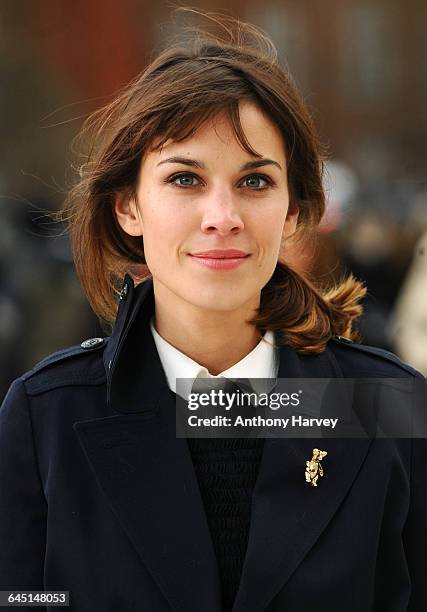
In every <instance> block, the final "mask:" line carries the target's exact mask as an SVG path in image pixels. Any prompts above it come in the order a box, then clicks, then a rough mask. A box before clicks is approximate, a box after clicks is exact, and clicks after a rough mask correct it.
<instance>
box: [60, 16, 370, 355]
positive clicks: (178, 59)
mask: <svg viewBox="0 0 427 612" xmlns="http://www.w3.org/2000/svg"><path fill="white" fill-rule="evenodd" d="M177 10H178V11H180V12H182V11H184V12H187V14H188V13H191V14H192V15H194V14H195V15H197V16H198V17H202V18H204V19H206V20H207V23H208V26H214V30H215V31H212V28H211V29H209V27H208V28H204V29H203V28H199V27H196V28H195V27H194V25H191V26H190V27H188V28H183V30H182V40H181V41H179V42H174V43H173V44H171V45H170V46H169V47H168V48H166V49H165V50H163V51H162V52H160V53H159V54H158V55H157V56H156V57H155V59H154V60H153V61H151V63H150V64H149V65H148V66H147V67H146V68H145V70H143V71H142V72H141V74H139V75H138V76H137V77H136V78H135V79H134V80H133V81H132V82H130V83H129V84H128V85H127V86H126V87H124V88H123V89H122V90H121V91H120V92H119V94H118V95H117V96H116V97H115V98H114V99H113V100H112V102H110V103H109V104H108V105H106V106H104V107H103V108H100V109H99V110H97V111H95V112H94V113H93V114H92V115H91V116H89V117H88V118H87V119H86V121H85V123H84V125H83V128H82V131H81V133H80V135H79V138H82V139H83V140H85V141H86V143H90V150H89V151H88V153H87V157H86V159H85V162H84V163H83V164H82V165H81V167H80V173H79V180H78V181H77V183H76V184H75V185H74V187H73V188H72V189H71V190H70V191H69V194H68V197H67V198H66V201H65V203H64V206H63V208H62V209H61V210H60V211H59V218H60V220H62V221H65V222H66V224H67V228H68V231H69V234H70V240H71V245H72V251H73V257H74V262H75V266H76V270H77V274H78V276H79V279H80V282H81V285H82V287H83V290H84V291H85V293H86V295H87V298H88V300H89V303H90V305H91V307H92V309H93V311H94V312H95V314H96V315H97V316H98V318H99V320H100V322H101V324H102V325H103V326H105V325H112V323H113V322H114V319H115V316H116V313H117V302H118V300H117V295H118V293H119V291H120V287H121V284H122V279H123V276H124V274H125V272H129V273H131V274H132V276H133V277H134V280H135V282H136V283H139V282H143V281H144V277H146V275H147V274H149V271H148V269H147V267H146V264H145V258H144V249H143V241H142V240H141V238H140V237H135V236H130V235H128V234H126V233H125V232H124V231H123V230H122V229H121V227H120V225H119V224H118V222H117V219H116V216H115V212H114V201H115V196H116V194H117V193H120V192H122V193H127V194H129V195H130V196H131V195H136V194H135V191H136V186H137V182H138V175H139V169H140V164H141V160H142V158H143V156H144V153H145V152H146V151H148V150H150V149H151V150H157V149H159V148H160V147H161V146H162V145H163V144H164V143H165V142H166V141H167V140H168V139H172V140H175V141H180V140H184V139H186V138H188V137H191V136H192V135H193V134H194V133H195V132H196V131H197V129H198V128H199V127H200V126H202V125H203V124H204V123H205V122H206V121H207V120H208V119H211V118H213V117H215V116H216V115H218V114H219V113H223V112H225V113H227V114H228V117H229V119H230V121H231V124H232V126H233V129H234V132H235V135H236V138H237V140H238V142H239V143H240V144H241V146H242V147H243V148H244V149H245V150H246V151H247V152H249V153H250V154H252V155H258V154H257V152H256V151H254V150H253V149H252V147H251V145H250V144H249V142H248V140H247V138H246V136H245V134H244V131H243V129H242V125H241V123H240V118H239V103H240V102H241V101H243V100H244V101H250V102H253V103H255V104H256V105H258V107H259V108H260V109H262V110H263V111H264V113H266V114H267V116H268V117H269V118H270V119H271V120H272V121H273V122H274V123H275V125H276V126H277V127H278V128H279V130H280V132H281V134H282V136H283V142H284V145H285V149H286V160H287V174H288V185H289V194H290V199H291V201H293V202H296V203H297V205H298V207H299V216H298V222H297V227H296V232H295V234H294V236H293V240H294V241H295V244H296V243H297V242H298V241H299V240H301V238H302V237H304V238H307V237H310V236H313V235H314V233H315V231H316V228H317V226H318V224H319V222H320V220H321V218H322V216H323V213H324V210H325V193H324V189H323V182H322V174H323V162H324V159H325V152H324V150H323V148H322V145H321V143H320V141H319V139H318V136H317V134H316V130H315V128H314V124H313V120H312V118H311V116H310V114H309V112H308V109H307V108H306V105H305V103H304V101H303V98H302V96H301V94H300V93H299V91H298V89H297V87H296V85H295V82H294V80H293V78H292V76H291V75H290V74H289V72H288V70H287V69H285V68H283V67H281V66H280V65H279V62H278V58H277V51H276V49H275V47H274V44H273V42H272V41H271V39H270V38H269V37H268V36H267V35H266V34H265V33H264V32H263V31H262V30H260V29H259V28H257V27H255V26H254V25H251V24H248V23H243V22H240V21H238V20H236V19H234V18H232V17H229V16H225V15H223V14H218V13H206V12H204V11H200V10H199V9H189V8H180V9H177ZM365 293H366V289H365V288H364V286H363V284H362V283H361V282H360V281H357V280H355V279H354V278H353V277H352V276H349V277H347V278H346V279H344V280H342V281H340V282H339V283H338V285H335V286H333V287H331V288H330V289H329V290H322V289H320V287H318V286H317V285H316V283H315V281H314V279H311V278H309V276H308V275H307V274H305V273H302V272H297V271H296V270H295V269H293V268H292V267H291V265H290V264H289V263H286V260H285V253H284V252H283V253H281V254H280V257H279V260H278V262H277V265H276V268H275V271H274V273H273V275H272V277H271V279H270V280H269V282H268V283H267V284H266V286H265V287H264V288H263V290H262V292H261V302H260V308H259V310H258V313H257V314H256V316H255V317H254V318H253V319H252V321H251V323H252V324H253V325H255V326H256V327H257V328H258V329H259V331H260V332H261V333H264V332H265V331H266V330H267V329H271V330H273V331H275V332H276V337H277V339H278V343H279V344H280V343H287V344H289V345H291V346H293V347H294V348H296V349H297V350H298V351H299V352H302V353H316V352H321V351H322V350H324V348H325V345H326V342H327V341H328V340H329V338H330V337H331V336H332V335H341V336H347V337H349V338H351V339H358V334H357V332H356V331H355V330H354V329H353V323H354V321H355V320H356V318H357V317H358V316H359V315H360V314H361V312H362V306H361V305H360V304H359V300H360V299H361V298H362V297H363V296H364V295H365Z"/></svg>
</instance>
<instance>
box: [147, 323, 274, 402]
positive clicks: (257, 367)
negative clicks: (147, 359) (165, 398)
mask: <svg viewBox="0 0 427 612" xmlns="http://www.w3.org/2000/svg"><path fill="white" fill-rule="evenodd" d="M153 319H154V318H152V319H151V321H150V329H151V333H152V334H153V338H154V342H155V344H156V348H157V352H158V353H159V357H160V361H161V363H162V366H163V369H164V371H165V374H166V379H167V382H168V385H169V388H170V389H171V390H172V391H173V392H174V393H177V382H176V379H177V378H179V379H186V380H185V381H180V382H179V385H178V386H179V395H181V396H182V397H184V398H185V399H187V398H188V394H189V393H190V391H191V386H192V384H193V381H194V379H196V378H219V377H221V378H229V379H238V378H249V379H251V383H252V387H253V388H254V390H255V391H258V392H261V391H265V383H261V381H260V384H258V385H257V382H256V380H254V379H257V378H261V379H274V380H275V379H276V377H277V371H278V366H279V364H278V355H277V348H276V347H275V345H274V333H273V332H272V331H267V332H266V333H265V334H264V337H263V338H262V339H261V340H260V341H259V343H258V344H257V345H256V347H255V348H254V349H253V350H252V351H251V352H250V353H248V354H247V355H246V356H245V357H243V359H241V360H240V361H239V362H237V363H235V364H234V365H232V366H231V367H230V368H227V369H226V370H224V371H223V372H220V373H219V374H217V375H216V376H214V375H213V374H211V373H210V372H209V371H208V370H207V369H206V368H205V367H204V366H202V365H200V364H199V363H197V362H196V361H194V360H193V359H191V358H190V357H188V356H187V355H184V353H182V352H181V351H179V350H178V349H177V348H175V347H174V346H172V345H171V344H169V342H167V341H166V340H165V339H164V338H162V337H161V336H160V335H159V333H158V332H157V330H156V329H155V327H154V321H153ZM271 386H273V384H272V385H271ZM257 387H258V388H257Z"/></svg>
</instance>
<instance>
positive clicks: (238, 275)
mask: <svg viewBox="0 0 427 612" xmlns="http://www.w3.org/2000/svg"><path fill="white" fill-rule="evenodd" d="M206 18H207V19H209V20H210V21H211V22H213V23H214V24H215V25H216V26H217V27H218V28H219V33H218V34H214V33H208V32H203V31H199V30H197V28H195V29H193V30H191V35H190V37H189V39H188V40H187V41H185V42H184V41H183V43H182V44H180V45H178V46H172V47H171V48H169V49H167V50H165V51H164V52H163V53H161V54H160V55H159V56H158V57H156V58H155V59H154V60H153V61H152V63H151V64H150V65H149V66H148V67H147V68H146V69H145V70H144V71H143V72H142V73H141V74H140V75H139V76H138V78H136V79H135V80H134V81H132V82H131V83H130V84H129V86H128V87H126V88H124V89H123V91H122V92H121V94H120V95H119V96H118V97H117V98H116V99H114V100H113V101H112V102H111V104H110V105H108V106H106V107H104V108H101V109H100V110H99V111H97V112H96V113H95V114H94V115H93V116H92V117H91V118H90V120H89V121H88V122H87V124H86V126H85V127H86V129H91V130H93V140H91V141H90V144H91V154H90V156H89V157H88V159H87V161H86V163H85V164H84V166H83V167H82V168H81V177H80V181H79V182H78V183H77V185H76V187H75V188H74V190H73V191H72V192H71V194H70V197H69V200H68V201H67V204H66V206H65V208H64V211H63V216H64V218H65V219H66V220H67V221H68V223H69V229H70V236H71V241H72V245H73V255H74V261H75V265H76V269H77V272H78V275H79V278H80V281H81V283H82V286H83V288H84V290H85V292H86V295H87V297H88V300H89V302H90V304H91V307H92V309H93V311H94V312H95V313H96V315H97V316H98V317H99V319H100V321H101V322H102V324H103V326H110V327H111V334H110V335H108V336H106V337H102V338H90V339H88V340H86V341H84V342H82V344H81V345H77V346H73V347H70V348H67V349H64V350H62V351H59V352H57V353H54V354H52V355H50V356H48V357H47V358H46V359H44V360H42V361H41V362H39V363H38V364H36V365H35V366H34V367H33V368H32V369H31V370H30V371H28V372H26V373H24V374H23V375H22V376H19V377H18V378H17V379H16V380H15V381H14V382H13V383H12V385H11V387H10V389H9V391H8V394H7V396H6V398H5V400H4V402H3V404H2V406H1V408H0V590H26V589H28V590H29V589H31V590H42V589H47V590H69V591H70V608H71V609H73V610H77V611H78V610H81V611H83V610H89V609H90V610H93V609H96V610H102V611H103V612H104V611H105V612H108V611H111V612H113V610H117V609H120V610H150V611H153V612H161V611H164V612H166V611H167V610H184V611H186V612H200V611H203V612H221V611H225V612H226V611H231V610H233V612H262V611H263V610H268V611H270V612H279V611H283V612H284V611H285V610H286V612H301V610H310V609H316V610H328V611H329V612H342V611H343V610H346V612H366V610H372V611H375V612H383V611H384V610H387V611H388V612H403V611H407V610H410V611H411V612H421V611H422V610H424V604H425V601H426V598H427V587H426V581H425V573H426V572H427V560H426V559H427V558H426V555H425V550H426V548H427V534H426V530H424V529H420V525H422V524H423V520H424V516H425V513H426V512H427V498H426V495H425V491H426V490H427V476H426V474H425V470H424V465H425V463H426V461H427V443H426V440H423V439H421V440H418V439H417V440H415V439H414V440H413V439H409V440H407V439H402V440H379V439H371V438H368V439H351V438H349V439H339V438H336V439H334V438H327V439H326V438H325V439H320V440H318V439H315V438H306V437H303V438H294V439H271V438H265V439H264V438H262V437H260V438H239V437H235V438H233V437H231V438H230V437H227V438H213V439H205V438H190V437H189V438H179V437H177V435H176V429H175V425H176V423H175V406H176V399H177V393H178V389H177V386H176V384H177V379H179V378H188V379H190V380H191V382H192V383H194V384H196V383H197V381H198V379H200V378H205V379H211V378H212V379H218V378H221V379H223V378H226V379H235V378H250V379H256V378H267V379H271V380H272V381H273V382H276V381H277V380H278V379H282V378H299V379H301V380H303V379H305V378H308V379H310V378H327V379H329V378H331V379H332V378H338V379H345V378H358V377H366V376H368V377H381V378H395V377H396V378H397V377H401V378H405V379H406V380H409V381H413V380H418V381H422V382H423V383H424V382H425V381H424V378H423V377H422V375H421V374H420V373H419V372H417V371H416V370H414V369H413V368H411V367H410V366H409V365H407V364H405V363H404V362H402V361H400V360H399V359H398V358H397V357H396V356H395V355H393V354H391V353H388V352H386V351H382V350H380V349H376V348H372V347H365V346H364V345H361V344H359V343H358V342H357V339H358V335H357V331H356V330H355V322H356V320H357V318H358V316H359V315H360V313H361V307H360V304H359V301H360V299H361V298H362V297H363V296H364V294H365V289H364V287H363V285H362V284H361V283H360V282H358V281H357V280H355V279H354V278H353V277H352V276H349V277H348V278H346V279H343V280H341V281H340V282H339V283H337V284H336V285H334V286H333V287H330V289H329V290H328V291H324V290H322V289H320V288H319V287H318V285H317V284H316V282H315V279H312V278H310V276H309V275H308V274H305V273H304V272H303V270H296V269H294V267H293V266H292V265H291V263H289V262H290V260H291V257H292V249H293V244H294V243H295V244H297V240H298V238H300V237H301V236H302V237H303V238H304V239H305V240H306V241H310V239H311V236H312V235H313V232H315V230H316V229H317V227H318V225H319V223H320V221H321V219H322V216H323V213H324V208H325V193H324V188H323V183H322V164H323V154H322V147H321V146H320V143H319V141H318V138H317V135H316V132H315V129H314V125H313V122H312V119H311V117H310V115H309V113H308V111H307V109H306V107H305V104H304V101H303V99H302V97H301V95H300V93H299V92H298V90H297V88H296V86H295V83H294V81H293V79H292V77H291V76H290V75H289V74H288V73H287V72H286V71H285V70H283V69H282V68H281V67H280V65H279V63H278V61H277V56H276V52H275V48H274V45H273V43H272V42H271V40H270V39H269V38H268V37H267V36H266V35H265V34H263V33H262V32H261V31H259V30H258V29H257V28H255V27H254V26H251V25H250V24H244V23H240V22H237V21H234V20H232V19H231V18H225V17H220V16H212V15H206ZM287 254H289V255H290V257H289V260H287V259H286V255H287ZM184 399H185V398H184ZM319 444H320V445H321V446H320V448H321V449H323V450H322V452H326V453H327V468H326V470H325V476H324V477H322V478H321V479H320V482H319V485H318V486H316V488H314V486H311V482H310V480H307V475H306V474H304V472H305V468H306V465H307V463H310V461H309V460H310V458H311V457H312V455H313V457H314V459H313V461H312V462H314V463H315V457H317V456H318V455H319V453H320V451H319V449H318V448H317V446H318V445H319ZM315 451H317V454H316V452H315ZM322 474H323V472H322ZM412 483H414V484H412ZM314 484H316V483H314ZM349 588H351V591H352V593H351V597H349Z"/></svg>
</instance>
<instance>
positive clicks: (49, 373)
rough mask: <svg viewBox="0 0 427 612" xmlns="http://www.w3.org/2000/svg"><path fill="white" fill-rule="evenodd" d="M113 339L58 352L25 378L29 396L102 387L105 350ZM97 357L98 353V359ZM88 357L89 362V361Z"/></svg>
mask: <svg viewBox="0 0 427 612" xmlns="http://www.w3.org/2000/svg"><path fill="white" fill-rule="evenodd" d="M108 340H109V338H89V339H88V340H84V341H83V342H82V343H81V344H76V345H74V346H70V347H68V348H66V349H62V350H60V351H56V352H55V353H52V354H51V355H48V356H47V357H45V358H44V359H42V360H41V361H39V362H38V363H37V364H36V365H35V366H34V367H33V368H31V370H29V371H28V372H25V374H23V375H22V376H21V379H22V380H23V381H24V384H25V388H26V390H27V393H28V394H29V395H35V394H37V393H42V392H44V391H47V390H49V389H53V388H55V387H60V386H64V385H81V384H83V385H98V384H101V383H102V382H104V381H105V378H106V375H105V369H104V365H103V361H102V358H101V359H99V356H100V355H102V352H101V349H104V348H105V347H106V345H107V342H108ZM93 353H97V356H96V359H94V358H93ZM85 357H86V358H85Z"/></svg>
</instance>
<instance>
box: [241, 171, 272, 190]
mask: <svg viewBox="0 0 427 612" xmlns="http://www.w3.org/2000/svg"><path fill="white" fill-rule="evenodd" d="M246 181H248V184H247V185H246V186H247V187H249V189H252V190H254V191H262V190H263V189H267V188H268V187H271V186H272V185H273V181H272V180H271V179H269V178H268V177H267V176H265V175H264V174H250V175H249V176H247V177H245V178H244V179H243V182H244V183H245V182H246ZM260 181H264V183H265V185H261V184H260Z"/></svg>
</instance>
